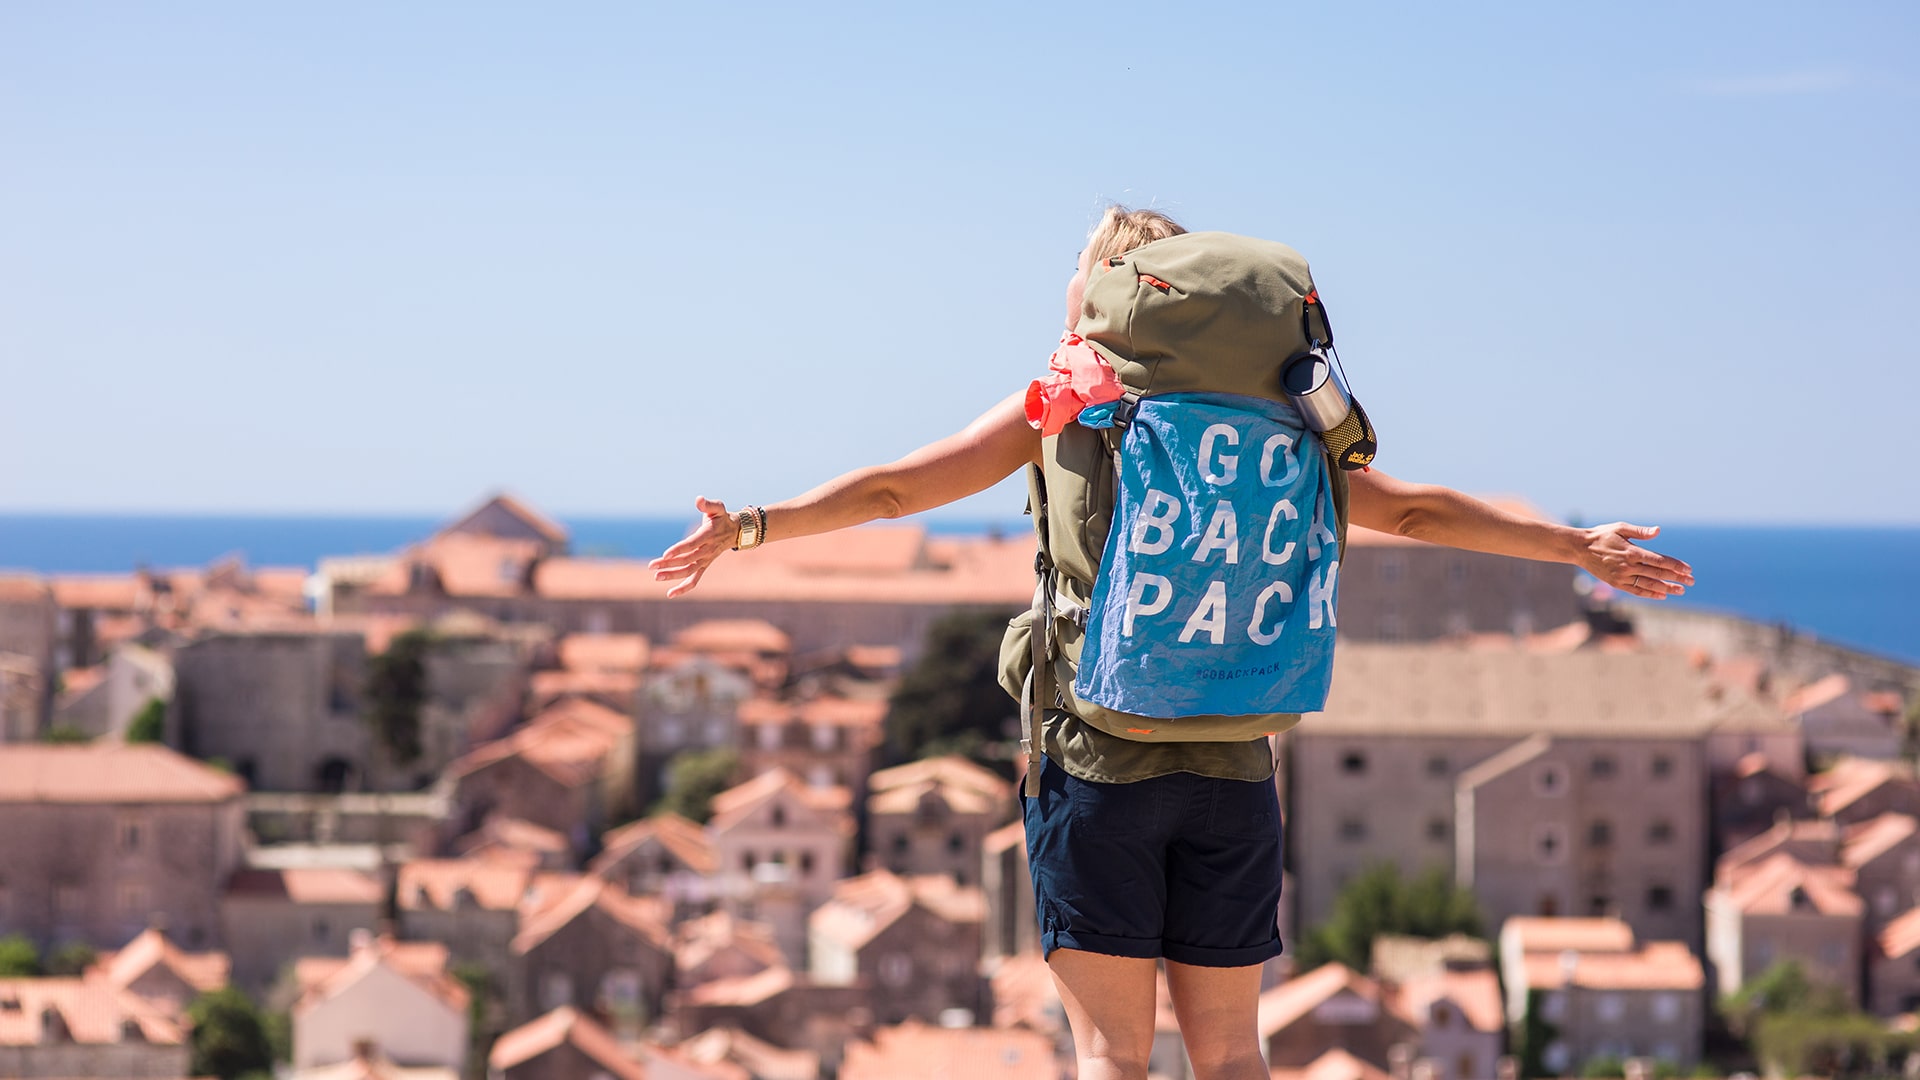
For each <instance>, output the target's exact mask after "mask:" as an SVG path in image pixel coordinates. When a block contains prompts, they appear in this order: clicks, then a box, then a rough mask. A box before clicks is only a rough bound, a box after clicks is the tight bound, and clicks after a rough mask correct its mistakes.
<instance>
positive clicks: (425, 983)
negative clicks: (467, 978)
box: [293, 936, 467, 1012]
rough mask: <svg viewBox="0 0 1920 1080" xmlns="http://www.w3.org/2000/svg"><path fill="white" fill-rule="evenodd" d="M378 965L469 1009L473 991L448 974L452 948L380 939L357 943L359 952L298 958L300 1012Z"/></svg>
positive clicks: (295, 971)
mask: <svg viewBox="0 0 1920 1080" xmlns="http://www.w3.org/2000/svg"><path fill="white" fill-rule="evenodd" d="M375 968H386V969H387V970H389V971H392V972H394V973H395V974H398V975H400V976H401V977H403V978H405V979H406V980H407V981H408V982H411V983H413V984H414V985H415V986H417V987H419V988H420V989H422V990H424V991H426V992H427V993H429V994H431V995H433V996H434V997H435V998H436V999H438V1000H439V1001H440V1002H441V1003H442V1004H443V1005H445V1006H446V1007H447V1008H449V1009H452V1010H455V1011H459V1010H464V1009H465V1008H466V1007H467V989H466V987H464V986H462V985H460V982H459V980H457V979H455V978H453V976H451V975H449V974H448V973H447V947H446V946H445V945H443V944H441V943H440V942H437V941H395V940H394V939H393V938H390V937H385V936H382V937H377V938H373V939H371V940H367V941H360V942H355V944H354V947H353V955H351V956H348V957H344V958H343V957H337V956H303V957H301V958H300V959H298V960H295V961H294V965H293V978H294V985H295V986H296V987H298V989H299V995H300V996H299V999H298V1000H297V1001H296V1002H295V1003H294V1006H293V1009H294V1011H295V1012H305V1011H306V1010H308V1009H311V1008H313V1007H314V1006H316V1005H318V1004H320V1003H321V1002H323V1001H326V1000H328V999H330V998H333V997H335V996H337V995H339V994H341V993H343V992H345V991H346V990H347V989H348V988H350V987H352V986H353V985H354V984H355V983H357V982H359V981H360V980H361V979H362V978H364V977H365V976H366V975H367V973H368V972H370V971H372V970H374V969H375Z"/></svg>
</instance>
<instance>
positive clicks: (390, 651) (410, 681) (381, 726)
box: [366, 630, 434, 765]
mask: <svg viewBox="0 0 1920 1080" xmlns="http://www.w3.org/2000/svg"><path fill="white" fill-rule="evenodd" d="M433 643H434V639H433V635H432V634H431V633H429V632H427V631H425V630H407V631H404V632H402V633H399V634H395V635H394V637H393V640H392V641H390V642H388V643H387V648H386V651H385V652H382V653H379V654H377V655H375V656H374V657H373V659H372V660H370V661H368V663H367V684H366V697H367V726H368V727H369V728H370V729H371V730H372V732H373V737H374V741H375V742H377V743H379V744H380V746H381V747H382V748H383V749H384V750H385V751H386V753H387V756H388V757H389V758H391V759H392V760H393V762H394V764H396V765H411V764H412V763H414V762H415V761H418V760H419V759H420V754H421V752H422V750H423V747H422V745H421V741H420V713H421V711H422V710H423V709H424V708H425V707H426V703H427V654H428V653H429V652H431V651H432V650H433Z"/></svg>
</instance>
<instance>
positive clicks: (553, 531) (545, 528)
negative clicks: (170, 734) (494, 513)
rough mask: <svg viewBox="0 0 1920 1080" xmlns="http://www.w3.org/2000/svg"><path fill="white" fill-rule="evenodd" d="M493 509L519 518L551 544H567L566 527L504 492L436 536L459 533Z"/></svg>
mask: <svg viewBox="0 0 1920 1080" xmlns="http://www.w3.org/2000/svg"><path fill="white" fill-rule="evenodd" d="M492 507H499V508H500V509H501V510H504V511H506V512H507V513H508V514H510V515H512V516H513V517H515V518H518V519H519V520H520V522H521V523H522V524H524V525H526V526H527V527H528V528H529V529H531V530H533V531H534V532H535V533H538V534H539V535H540V536H542V537H544V538H545V539H546V540H547V541H549V542H550V543H553V544H561V545H564V544H565V543H566V542H567V539H568V534H567V530H566V528H565V527H564V526H562V525H561V524H560V523H559V522H557V521H554V520H553V519H552V518H550V517H547V516H546V515H545V514H542V513H540V512H539V511H538V510H535V509H534V508H533V507H531V506H528V505H527V504H526V503H524V502H522V501H521V500H519V499H517V498H514V497H513V496H512V495H509V494H507V493H506V492H504V491H503V492H499V493H497V494H494V495H490V496H488V497H487V499H486V500H485V501H483V502H482V503H481V504H480V505H478V506H476V507H474V508H473V509H472V510H469V511H467V512H466V513H465V514H463V515H461V517H460V518H459V519H458V520H456V521H454V522H452V523H451V524H448V525H446V526H443V527H442V528H441V530H440V532H439V533H437V534H436V535H439V536H446V535H448V534H451V533H457V532H459V531H460V530H462V529H465V528H467V527H468V525H469V524H470V523H472V522H473V521H474V519H476V518H478V517H479V516H480V515H481V514H483V513H485V512H486V511H487V510H488V509H490V508H492ZM470 535H486V534H470Z"/></svg>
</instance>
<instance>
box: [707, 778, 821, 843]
mask: <svg viewBox="0 0 1920 1080" xmlns="http://www.w3.org/2000/svg"><path fill="white" fill-rule="evenodd" d="M783 795H784V796H785V797H787V798H790V799H792V800H793V801H794V802H796V803H798V804H799V805H801V806H803V807H806V808H808V809H811V810H814V811H816V812H818V813H821V814H827V815H835V816H839V817H842V818H843V819H844V823H845V827H846V828H847V829H848V830H850V829H851V828H852V825H853V819H852V817H851V816H850V815H848V813H847V810H848V808H849V807H850V806H852V804H853V793H852V792H850V791H848V790H847V789H846V788H843V787H810V786H808V785H807V784H805V783H803V782H802V781H801V780H800V778H799V777H797V776H795V775H793V774H792V773H790V772H788V771H787V770H785V769H780V768H774V769H768V770H767V771H766V772H763V773H761V774H760V775H759V776H756V777H754V778H753V779H751V780H749V781H747V782H746V783H744V784H739V785H737V786H735V787H730V788H728V789H727V790H725V791H723V792H721V793H720V794H718V795H715V796H714V797H713V804H712V805H713V817H712V818H711V819H710V820H709V821H708V822H707V831H708V834H709V835H712V834H713V833H715V832H722V831H725V830H727V829H729V828H732V827H733V826H734V825H736V824H738V823H739V822H740V821H741V820H743V819H744V818H746V817H747V816H749V815H751V814H752V813H753V812H754V811H755V810H757V809H759V808H760V807H761V806H764V805H765V804H767V803H768V802H770V801H772V800H774V799H776V798H780V797H782V796H783Z"/></svg>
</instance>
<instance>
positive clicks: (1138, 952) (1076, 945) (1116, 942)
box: [1040, 930, 1259, 963]
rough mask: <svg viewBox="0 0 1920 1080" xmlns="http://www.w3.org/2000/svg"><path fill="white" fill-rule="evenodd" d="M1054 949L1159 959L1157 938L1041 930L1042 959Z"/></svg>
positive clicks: (1080, 931)
mask: <svg viewBox="0 0 1920 1080" xmlns="http://www.w3.org/2000/svg"><path fill="white" fill-rule="evenodd" d="M1055 949H1078V950H1080V951H1081V952H1090V953H1099V954H1100V955H1102V956H1132V957H1138V958H1140V959H1142V960H1158V959H1159V958H1160V939H1159V938H1136V937H1117V936H1115V935H1113V934H1093V933H1088V932H1087V931H1085V930H1042V931H1041V932H1040V955H1041V957H1042V958H1043V959H1044V958H1045V957H1048V956H1052V955H1053V950H1055ZM1211 951H1214V952H1219V951H1222V950H1217V949H1216V950H1211ZM1254 962H1255V963H1258V962H1259V961H1254Z"/></svg>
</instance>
